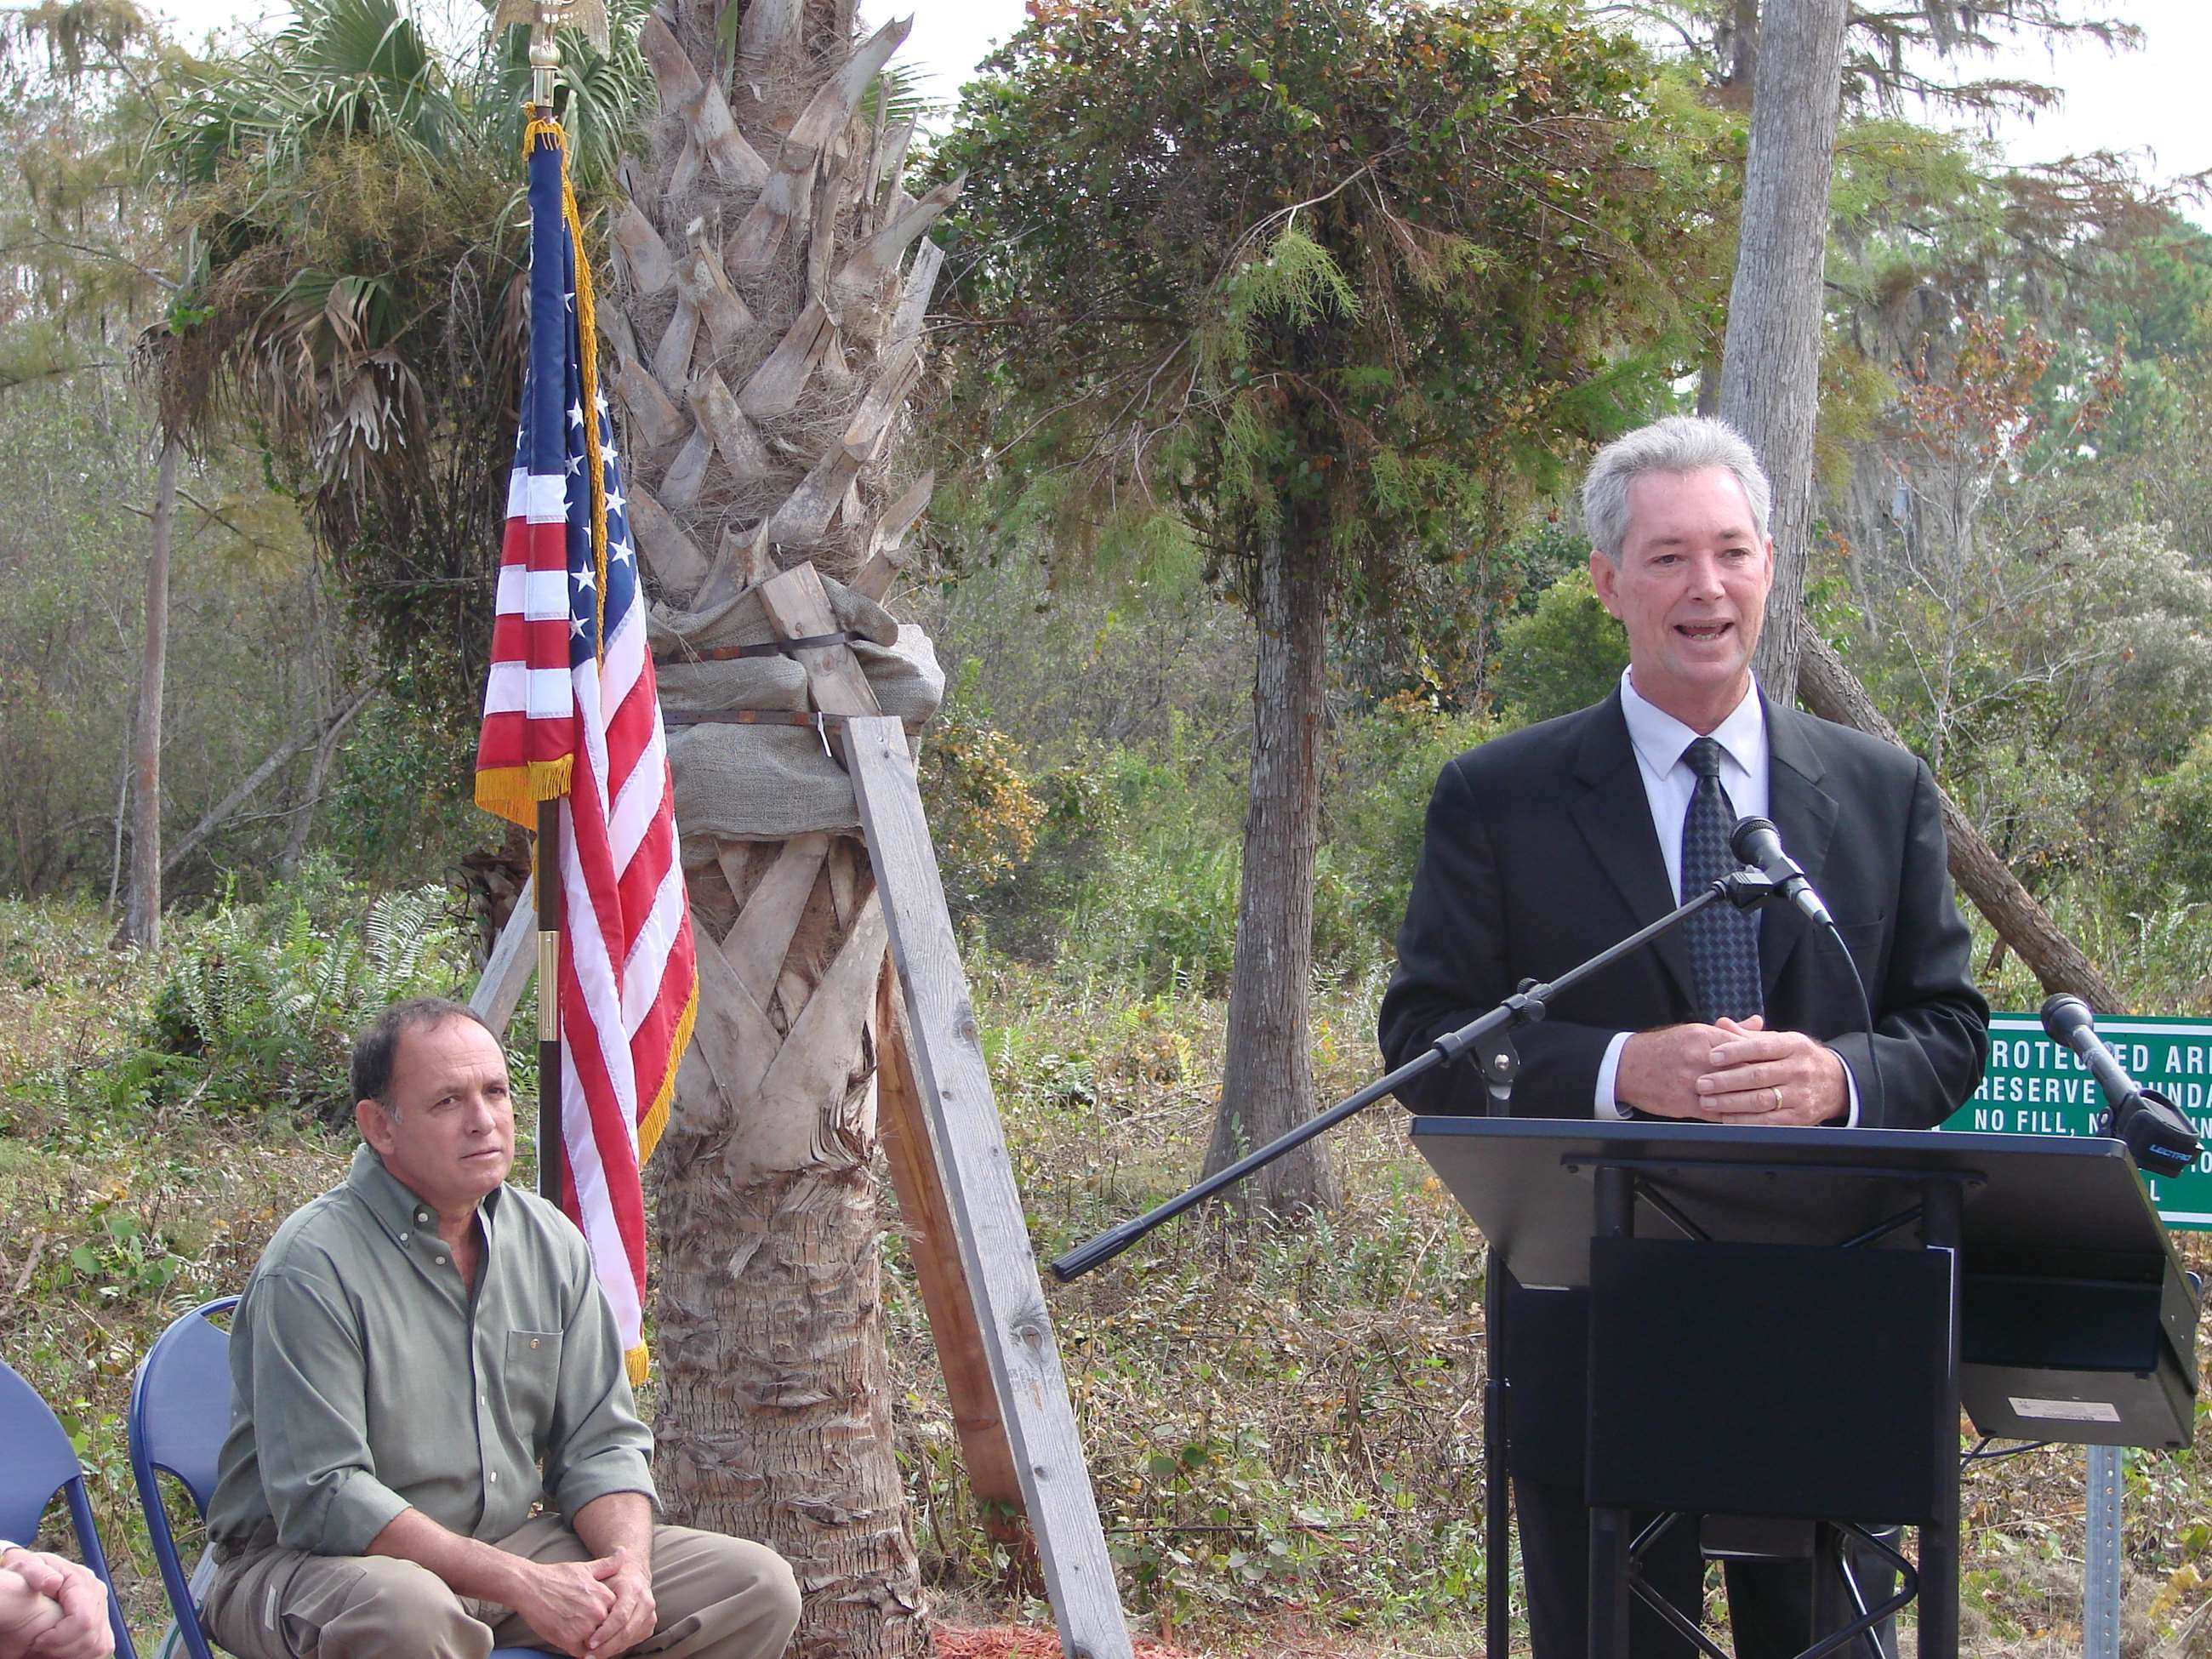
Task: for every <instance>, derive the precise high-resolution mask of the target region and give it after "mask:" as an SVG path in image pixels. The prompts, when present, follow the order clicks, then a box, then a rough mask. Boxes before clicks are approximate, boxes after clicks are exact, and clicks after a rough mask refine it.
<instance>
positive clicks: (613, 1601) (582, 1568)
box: [515, 1549, 659, 1659]
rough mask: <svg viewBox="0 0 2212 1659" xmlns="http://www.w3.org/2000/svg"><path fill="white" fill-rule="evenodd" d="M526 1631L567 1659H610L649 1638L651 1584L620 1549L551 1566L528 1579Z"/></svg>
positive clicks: (541, 1567)
mask: <svg viewBox="0 0 2212 1659" xmlns="http://www.w3.org/2000/svg"><path fill="white" fill-rule="evenodd" d="M531 1582H532V1594H531V1595H530V1597H529V1601H530V1602H531V1605H530V1606H528V1607H517V1608H516V1609H515V1611H516V1612H517V1613H520V1614H521V1615H522V1616H523V1617H524V1618H525V1619H526V1620H528V1621H529V1624H530V1628H531V1629H532V1630H533V1631H535V1632H537V1633H538V1635H539V1636H541V1637H543V1638H544V1639H545V1640H546V1641H548V1642H550V1643H551V1644H553V1645H554V1646H555V1647H556V1648H558V1649H559V1650H560V1651H562V1653H566V1654H568V1655H571V1656H573V1659H615V1656H617V1655H620V1654H623V1653H626V1652H628V1651H629V1650H630V1649H631V1648H634V1647H635V1646H636V1645H637V1644H639V1643H640V1642H642V1641H643V1640H645V1638H647V1637H648V1636H650V1635H652V1634H653V1625H654V1623H655V1621H656V1620H657V1619H658V1618H659V1613H658V1610H657V1609H656V1608H655V1607H654V1606H653V1583H652V1580H651V1579H650V1578H649V1577H647V1574H646V1571H645V1568H644V1566H643V1565H642V1564H641V1563H640V1562H638V1561H637V1560H636V1559H635V1558H633V1557H632V1556H631V1554H630V1553H629V1551H628V1550H625V1549H617V1550H616V1551H615V1552H614V1553H613V1554H611V1555H603V1556H600V1557H599V1559H596V1560H592V1561H556V1562H549V1563H544V1564H541V1565H538V1568H537V1569H536V1571H534V1572H533V1573H532V1581H531Z"/></svg>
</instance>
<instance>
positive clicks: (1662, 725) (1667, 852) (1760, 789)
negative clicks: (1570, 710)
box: [1593, 669, 1859, 1127]
mask: <svg viewBox="0 0 2212 1659" xmlns="http://www.w3.org/2000/svg"><path fill="white" fill-rule="evenodd" d="M1620 712H1621V714H1623V715H1624V716H1626V719H1627V721H1628V743H1629V746H1630V747H1631V748H1632V749H1633V750H1635V751H1636V769H1637V771H1638V773H1640V774H1641V775H1643V779H1644V799H1646V800H1647V801H1649V802H1650V805H1651V826H1652V829H1653V830H1654V831H1655V832H1656V834H1657V836H1658V837H1659V855H1660V857H1661V858H1662V859H1664V860H1666V864H1667V890H1668V892H1670V893H1672V894H1674V896H1675V897H1676V898H1677V899H1678V900H1679V899H1680V897H1681V896H1682V820H1683V819H1684V817H1686V816H1687V815H1688V813H1689V810H1690V797H1691V795H1692V793H1695V792H1696V789H1697V787H1698V775H1697V773H1696V772H1695V771H1694V770H1693V769H1692V768H1691V765H1690V763H1689V762H1688V761H1686V760H1685V759H1684V758H1683V754H1684V752H1685V751H1686V750H1688V748H1689V746H1690V745H1691V744H1692V743H1694V742H1696V741H1697V739H1698V738H1699V737H1700V736H1705V737H1710V738H1712V740H1713V741H1714V742H1715V743H1717V744H1720V746H1721V775H1720V782H1721V787H1722V788H1723V789H1724V790H1726V791H1727V792H1728V798H1729V806H1730V807H1731V808H1733V809H1734V811H1735V816H1736V817H1739V818H1763V817H1768V816H1770V814H1769V813H1768V812H1767V810H1766V807H1767V745H1766V715H1765V710H1764V709H1763V708H1761V707H1760V705H1759V687H1758V685H1757V684H1756V683H1753V685H1752V686H1751V688H1750V689H1749V690H1747V691H1746V692H1745V693H1744V694H1743V701H1742V702H1740V703H1738V704H1736V706H1735V708H1733V709H1731V710H1730V711H1729V714H1728V717H1727V718H1726V719H1724V720H1722V721H1721V723H1720V724H1719V725H1718V726H1715V727H1714V728H1713V729H1712V730H1711V732H1704V733H1700V732H1694V731H1692V729H1691V728H1690V727H1688V726H1685V725H1684V724H1683V723H1682V722H1681V721H1680V720H1676V719H1675V718H1674V716H1673V715H1672V714H1668V712H1667V711H1666V710H1665V709H1663V708H1660V707H1659V706H1658V705H1657V704H1656V703H1652V702H1645V701H1644V698H1643V696H1641V695H1639V694H1638V691H1637V690H1636V681H1635V679H1634V678H1633V671H1632V670H1630V669H1623V670H1622V671H1621V674H1620ZM1633 1035H1634V1033H1633V1032H1630V1031H1617V1032H1615V1033H1614V1034H1613V1041H1612V1042H1608V1043H1607V1045H1606V1048H1605V1058H1604V1059H1603V1060H1601V1061H1599V1062H1598V1068H1597V1098H1596V1100H1595V1103H1594V1104H1595V1111H1594V1113H1593V1115H1595V1116H1597V1117H1601V1118H1612V1119H1614V1120H1616V1121H1618V1120H1620V1119H1622V1118H1625V1117H1626V1116H1627V1115H1628V1114H1627V1113H1626V1112H1625V1111H1623V1110H1622V1109H1620V1104H1619V1103H1617V1102H1616V1101H1615V1100H1614V1099H1613V1079H1614V1078H1615V1076H1616V1075H1617V1074H1618V1073H1619V1072H1620V1051H1621V1050H1622V1049H1623V1048H1626V1046H1627V1044H1628V1039H1629V1038H1630V1037H1631V1036H1633ZM1844 1085H1845V1087H1846V1088H1847V1090H1848V1091H1849V1092H1850V1103H1851V1109H1850V1117H1849V1118H1848V1119H1846V1120H1845V1126H1846V1127H1857V1124H1858V1121H1859V1091H1858V1084H1857V1080H1856V1079H1853V1078H1852V1077H1851V1074H1850V1066H1848V1065H1847V1066H1844Z"/></svg>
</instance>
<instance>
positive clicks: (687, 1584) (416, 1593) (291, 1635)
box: [200, 1515, 799, 1659]
mask: <svg viewBox="0 0 2212 1659" xmlns="http://www.w3.org/2000/svg"><path fill="white" fill-rule="evenodd" d="M498 1547H499V1548H501V1549H503V1550H506V1551H507V1552H508V1553H510V1554H513V1555H520V1556H521V1557H522V1558H523V1559H526V1560H530V1561H587V1560H589V1559H591V1552H590V1551H589V1550H587V1549H586V1548H585V1547H584V1544H583V1541H581V1540H580V1539H579V1538H578V1537H577V1536H576V1534H574V1533H573V1532H571V1531H570V1530H569V1529H568V1522H565V1521H563V1520H562V1519H561V1518H560V1517H559V1516H551V1515H544V1516H538V1517H537V1518H536V1519H535V1520H532V1521H529V1522H525V1523H524V1525H523V1527H522V1528H521V1530H520V1531H519V1532H517V1533H515V1534H513V1535H512V1536H510V1537H507V1538H502V1539H501V1540H500V1541H499V1544H498ZM653 1604H654V1607H656V1609H657V1610H658V1612H659V1624H658V1625H657V1626H655V1628H654V1630H653V1634H652V1635H650V1636H648V1637H647V1638H646V1639H645V1640H644V1641H642V1642H641V1643H639V1644H637V1645H636V1646H635V1647H634V1648H632V1649H631V1650H630V1652H631V1653H632V1654H651V1655H659V1656H662V1659H775V1656H777V1655H779V1654H781V1652H782V1651H783V1650H784V1644H786V1643H787V1642H788V1641H789V1640H790V1639H791V1632H792V1628H793V1626H795V1625H797V1624H798V1622H799V1588H798V1585H797V1584H796V1583H794V1582H793V1578H792V1576H791V1569H790V1568H789V1567H788V1566H787V1565H785V1564H784V1560H783V1558H782V1557H781V1556H780V1555H778V1554H777V1553H775V1551H774V1550H771V1549H769V1548H768V1547H766V1546H765V1545H762V1544H754V1543H749V1542H747V1541H745V1540H744V1539H742V1538H725V1537H723V1536H722V1535H721V1534H719V1533H711V1532H695V1531H693V1530H692V1529H691V1528H689V1527H655V1528H653ZM200 1621H201V1623H202V1624H204V1626H206V1627H207V1632H208V1634H209V1635H210V1636H211V1637H213V1638H215V1639H216V1642H217V1643H219V1644H221V1645H222V1646H223V1647H225V1648H228V1650H230V1651H231V1652H232V1653H234V1654H235V1655H237V1656H238V1659H485V1656H486V1655H487V1654H489V1652H490V1651H491V1650H492V1649H494V1648H495V1647H538V1646H544V1647H550V1645H551V1644H550V1643H548V1642H546V1641H545V1639H544V1638H542V1637H540V1636H539V1635H538V1633H537V1632H535V1631H533V1630H532V1629H531V1628H530V1626H529V1625H528V1624H526V1622H525V1621H524V1620H523V1619H522V1617H521V1615H520V1614H519V1613H513V1612H512V1611H510V1610H509V1609H507V1608H506V1607H500V1606H498V1605H496V1604H495V1603H492V1602H488V1601H474V1600H471V1599H470V1598H468V1597H465V1596H459V1595H454V1594H453V1591H452V1590H451V1589H447V1586H446V1583H445V1581H444V1580H442V1579H441V1578H440V1577H437V1575H436V1574H435V1573H433V1572H431V1571H429V1570H428V1568H425V1567H419V1566H417V1565H415V1564H414V1563H413V1562H412V1561H402V1560H398V1559H396V1558H393V1557H391V1556H382V1555H366V1556H364V1555H311V1554H309V1553H307V1552H306V1551H305V1550H288V1549H283V1548H280V1547H277V1546H276V1545H275V1544H274V1543H270V1544H267V1545H263V1546H259V1547H255V1546H253V1545H249V1546H247V1547H246V1548H245V1549H243V1550H242V1551H239V1552H235V1553H233V1554H232V1555H231V1557H230V1559H228V1560H227V1561H225V1562H224V1563H223V1564H222V1566H221V1567H220V1568H219V1569H218V1571H216V1579H215V1583H214V1585H213V1587H212V1588H211V1589H210V1590H209V1592H208V1597H207V1604H206V1606H205V1607H204V1608H203V1609H202V1610H201V1614H200Z"/></svg>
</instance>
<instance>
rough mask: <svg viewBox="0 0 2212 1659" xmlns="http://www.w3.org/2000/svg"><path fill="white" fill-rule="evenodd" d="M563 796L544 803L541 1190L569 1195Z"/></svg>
mask: <svg viewBox="0 0 2212 1659" xmlns="http://www.w3.org/2000/svg"><path fill="white" fill-rule="evenodd" d="M560 848H561V802H560V800H559V799H558V798H557V797H556V798H555V799H551V800H541V801H539V802H538V869H537V872H536V873H537V879H536V880H535V881H534V882H533V883H532V886H533V887H534V888H535V889H536V890H537V896H538V1196H539V1197H540V1198H542V1199H544V1200H545V1201H546V1202H547V1203H549V1204H560V1203H562V1202H563V1201H564V1200H566V1199H567V1197H568V1149H567V1147H565V1146H563V1145H562V1140H561V852H560Z"/></svg>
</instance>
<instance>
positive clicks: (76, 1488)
mask: <svg viewBox="0 0 2212 1659" xmlns="http://www.w3.org/2000/svg"><path fill="white" fill-rule="evenodd" d="M0 1446H5V1447H6V1448H7V1449H8V1452H7V1455H6V1456H5V1457H0V1538H8V1539H12V1540H14V1541H15V1542H16V1543H19V1544H29V1543H32V1542H33V1541H35V1540H36V1539H37V1537H38V1535H39V1522H40V1519H41V1518H42V1517H43V1516H45V1515H46V1505H47V1504H51V1503H52V1502H53V1501H54V1494H55V1493H56V1492H61V1493H62V1494H64V1497H66V1498H67V1499H68V1500H69V1516H70V1528H71V1529H72V1530H73V1531H74V1532H75V1533H76V1547H77V1550H78V1553H80V1554H82V1556H83V1557H84V1564H85V1565H87V1566H88V1567H90V1568H91V1569H92V1570H93V1571H94V1572H96V1573H98V1574H99V1575H100V1583H103V1584H105V1585H106V1586H107V1623H108V1626H109V1628H111V1629H112V1630H113V1631H114V1632H115V1651H116V1654H117V1656H118V1659H137V1655H136V1653H135V1652H134V1651H133V1650H132V1649H131V1632H130V1630H129V1629H128V1628H127V1627H126V1626H125V1624H124V1622H123V1607H122V1605H121V1603H119V1602H118V1601H117V1600H116V1596H115V1581H114V1579H113V1578H112V1577H109V1576H108V1571H107V1552H106V1551H105V1550H103V1549H102V1548H100V1529H99V1528H97V1527H95V1526H94V1524H93V1520H92V1503H91V1500H90V1499H89V1498H87V1497H86V1496H85V1490H84V1466H83V1465H82V1463H80V1462H77V1457H76V1447H75V1446H73V1445H71V1444H70V1437H69V1434H68V1431H66V1430H64V1428H63V1427H62V1425H61V1419H59V1418H58V1417H56V1416H55V1415H54V1414H53V1413H52V1410H51V1409H49V1407H47V1405H46V1401H43V1400H41V1399H40V1398H39V1391H38V1390H37V1389H33V1387H32V1386H31V1385H30V1384H29V1383H26V1382H25V1381H23V1379H22V1378H21V1376H17V1375H16V1373H15V1369H14V1368H13V1367H12V1366H10V1365H9V1364H8V1363H7V1361H5V1360H0Z"/></svg>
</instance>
